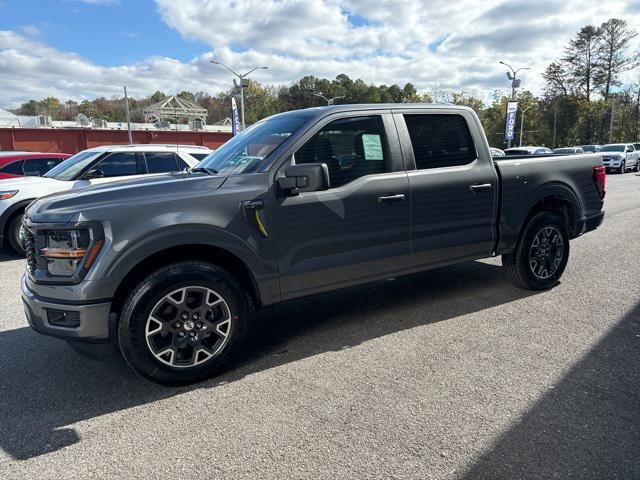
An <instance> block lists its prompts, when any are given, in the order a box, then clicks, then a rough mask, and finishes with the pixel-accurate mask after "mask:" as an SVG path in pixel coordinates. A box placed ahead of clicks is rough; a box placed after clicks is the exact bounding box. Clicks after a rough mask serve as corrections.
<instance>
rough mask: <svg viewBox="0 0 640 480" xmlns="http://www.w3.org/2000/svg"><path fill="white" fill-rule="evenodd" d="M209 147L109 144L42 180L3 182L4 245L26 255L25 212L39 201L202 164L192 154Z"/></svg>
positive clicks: (0, 236) (0, 233) (0, 232)
mask: <svg viewBox="0 0 640 480" xmlns="http://www.w3.org/2000/svg"><path fill="white" fill-rule="evenodd" d="M209 152H210V150H209V149H208V148H205V147H194V146H182V145H108V146H101V147H96V148H90V149H88V150H84V151H82V152H80V153H77V154H75V155H73V156H72V157H70V158H68V159H67V160H65V161H63V162H62V163H60V164H59V165H58V166H57V167H55V168H53V169H52V170H50V171H49V172H47V173H46V174H45V175H44V176H42V177H25V178H16V179H13V180H4V181H2V182H0V245H1V246H10V247H12V248H13V249H14V250H15V251H16V252H18V253H23V252H24V249H23V245H22V242H21V240H20V225H21V224H22V216H23V213H24V209H25V208H26V207H27V205H29V204H30V203H31V202H33V201H34V200H35V199H36V198H39V197H42V196H44V195H49V194H52V193H56V192H61V191H65V190H73V191H74V193H73V195H76V193H75V191H76V190H79V189H83V188H87V187H89V186H91V185H98V184H101V183H107V182H113V181H115V180H121V179H123V178H126V177H129V176H139V175H144V174H152V173H164V172H175V171H178V170H183V169H185V168H187V167H193V166H195V165H196V164H197V163H198V160H196V159H195V158H194V157H193V156H192V155H200V154H205V153H209Z"/></svg>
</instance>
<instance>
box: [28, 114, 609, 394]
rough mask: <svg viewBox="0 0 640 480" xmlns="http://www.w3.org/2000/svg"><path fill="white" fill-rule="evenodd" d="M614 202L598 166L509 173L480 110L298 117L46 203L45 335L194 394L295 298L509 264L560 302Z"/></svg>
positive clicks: (34, 250) (516, 161) (524, 166)
mask: <svg viewBox="0 0 640 480" xmlns="http://www.w3.org/2000/svg"><path fill="white" fill-rule="evenodd" d="M604 196H605V172H604V168H603V166H602V161H601V159H600V156H599V155H572V156H549V157H535V156H531V155H529V156H526V157H523V158H521V157H517V156H515V157H514V156H512V157H506V158H505V159H504V160H496V159H492V157H491V154H490V150H489V145H488V143H487V139H486V138H485V135H484V132H483V130H482V127H481V125H480V122H479V120H478V117H477V116H476V115H475V114H474V112H473V111H472V110H470V109H468V108H465V107H459V106H453V105H442V106H439V105H420V104H416V105H407V104H400V105H342V106H330V107H322V108H311V109H306V110H300V111H293V112H288V113H282V114H279V115H275V116H272V117H270V118H267V119H265V120H262V121H260V122H258V123H256V124H254V125H253V126H251V127H250V128H248V129H247V130H245V131H244V132H242V133H241V134H239V135H237V136H236V137H234V138H233V139H231V140H229V141H228V142H227V143H226V144H224V145H223V146H222V147H221V148H220V149H218V150H217V151H216V152H214V153H212V154H211V155H209V156H208V157H206V158H205V159H204V160H203V161H202V162H201V163H199V164H198V165H197V166H196V167H195V168H193V169H191V170H189V171H184V172H180V173H173V174H163V175H158V176H154V177H148V178H140V179H135V180H125V181H118V182H115V183H113V184H109V185H100V186H92V187H89V188H86V189H83V190H80V191H74V192H63V193H58V194H54V195H51V196H47V197H43V198H40V199H39V200H37V201H35V202H34V203H33V204H31V206H29V208H28V209H27V210H26V214H25V218H24V223H23V227H24V228H23V241H24V246H25V250H26V252H27V269H26V273H25V275H24V277H23V280H22V295H23V300H24V304H25V307H26V315H27V318H28V321H29V323H30V324H31V326H32V327H33V328H34V329H35V330H36V331H38V332H40V333H43V334H46V335H52V336H56V337H60V338H63V339H66V340H67V341H69V342H70V343H71V344H72V345H76V348H78V345H80V344H79V343H78V342H84V345H85V347H84V350H86V345H87V344H96V343H100V342H110V341H111V342H114V343H117V344H118V346H119V348H120V350H121V352H122V354H123V355H124V357H125V359H126V360H127V362H128V363H129V364H130V365H131V367H132V368H133V369H134V370H135V371H136V372H138V373H140V374H141V375H143V376H144V377H147V378H149V379H151V380H153V381H156V382H159V383H163V384H171V385H176V384H184V383H189V382H194V381H199V380H202V379H205V378H208V377H210V376H212V375H214V374H216V373H217V372H219V371H220V370H221V369H223V368H224V367H225V366H226V365H228V364H229V362H230V360H231V359H232V358H233V356H234V355H236V353H237V352H238V351H239V349H240V347H241V346H242V343H243V341H244V340H245V339H246V337H247V335H248V332H249V326H250V324H251V322H252V319H253V312H254V311H255V309H256V308H259V307H261V306H264V305H268V304H274V303H276V302H280V301H283V300H287V299H292V298H296V297H301V296H304V295H310V294H316V293H319V292H323V291H327V290H331V289H336V288H341V287H347V286H350V285H355V284H361V283H365V282H371V281H376V280H381V279H385V278H390V277H396V276H399V275H405V274H410V273H412V272H418V271H422V270H426V269H432V268H435V267H442V266H445V265H449V264H454V263H458V262H464V261H469V260H475V259H480V258H484V257H491V256H497V255H501V256H502V262H503V265H504V270H505V272H506V276H507V277H508V278H509V279H510V280H511V281H513V282H514V283H515V284H516V285H517V286H519V287H522V288H526V289H533V290H543V289H549V288H551V287H554V286H555V285H556V284H557V283H558V282H559V279H560V277H561V275H562V273H563V271H564V269H565V266H566V265H567V260H568V258H569V241H570V240H571V239H573V238H575V237H578V236H579V235H582V234H584V233H585V232H588V231H591V230H594V229H595V228H597V227H598V226H599V225H600V224H601V222H602V219H603V215H604V213H603V210H602V208H603V199H604Z"/></svg>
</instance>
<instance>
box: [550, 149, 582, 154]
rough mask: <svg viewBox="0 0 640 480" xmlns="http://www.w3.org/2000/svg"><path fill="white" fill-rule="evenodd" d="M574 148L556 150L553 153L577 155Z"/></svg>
mask: <svg viewBox="0 0 640 480" xmlns="http://www.w3.org/2000/svg"><path fill="white" fill-rule="evenodd" d="M575 152H576V151H575V150H574V149H573V148H556V149H555V150H554V151H553V153H575Z"/></svg>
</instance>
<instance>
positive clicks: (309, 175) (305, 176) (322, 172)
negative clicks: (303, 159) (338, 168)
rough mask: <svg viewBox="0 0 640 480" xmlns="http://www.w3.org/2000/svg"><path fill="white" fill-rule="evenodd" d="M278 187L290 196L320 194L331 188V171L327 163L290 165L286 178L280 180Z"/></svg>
mask: <svg viewBox="0 0 640 480" xmlns="http://www.w3.org/2000/svg"><path fill="white" fill-rule="evenodd" d="M277 181H278V186H279V187H280V188H281V189H282V191H284V192H286V193H287V194H288V195H296V194H298V193H299V192H318V191H321V190H327V189H328V188H329V169H328V168H327V164H326V163H303V164H302V165H290V166H288V167H287V168H286V169H285V170H284V177H280V178H278V180H277Z"/></svg>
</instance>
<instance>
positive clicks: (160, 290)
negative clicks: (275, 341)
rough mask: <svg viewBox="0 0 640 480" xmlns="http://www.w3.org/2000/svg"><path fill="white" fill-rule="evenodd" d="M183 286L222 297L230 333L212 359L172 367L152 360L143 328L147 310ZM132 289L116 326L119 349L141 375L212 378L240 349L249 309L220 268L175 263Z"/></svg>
mask: <svg viewBox="0 0 640 480" xmlns="http://www.w3.org/2000/svg"><path fill="white" fill-rule="evenodd" d="M187 286H203V287H208V288H211V289H212V290H215V291H216V292H217V293H219V294H220V295H222V296H223V297H224V300H225V301H226V302H227V304H228V306H229V309H230V310H231V312H230V313H231V318H232V322H231V333H230V338H229V340H228V341H227V344H226V345H225V346H224V348H223V349H222V351H221V352H220V353H218V354H217V355H216V356H215V357H214V358H211V359H209V360H208V361H206V362H204V363H202V364H201V365H198V366H195V367H189V368H175V367H171V366H169V365H166V364H164V363H162V362H161V361H159V360H158V359H156V358H155V357H154V356H153V354H152V353H151V351H150V350H149V347H148V346H147V343H146V337H145V327H146V321H147V318H148V316H149V314H150V312H151V309H152V308H153V307H154V306H155V305H156V303H157V302H158V301H159V300H160V299H161V298H162V297H163V296H165V295H166V294H168V293H170V292H172V291H175V290H177V289H179V288H182V287H187ZM136 290H137V291H135V290H134V291H133V292H132V293H131V294H130V296H129V299H128V300H127V302H125V307H124V308H123V312H122V318H121V319H120V323H119V326H118V342H119V345H120V350H121V351H122V354H123V355H124V357H125V359H126V360H127V362H128V363H129V365H130V366H131V367H132V368H133V369H134V370H135V371H136V372H138V373H139V374H140V375H142V376H144V377H145V378H147V379H149V380H151V381H154V382H156V383H161V384H165V385H184V384H188V383H193V382H198V381H202V380H205V379H207V378H210V377H212V376H213V375H215V374H216V373H218V372H220V371H221V370H222V369H223V367H225V366H227V365H228V364H229V363H230V362H231V360H232V359H233V357H234V356H235V355H236V353H237V351H238V350H239V349H240V347H241V344H242V343H243V341H244V338H245V337H246V335H247V331H248V322H249V314H250V309H249V307H248V302H247V298H246V295H245V294H244V292H243V291H242V289H241V288H240V286H239V285H238V284H237V282H236V281H235V280H234V279H233V277H231V276H230V275H229V274H227V273H226V272H225V271H224V270H222V269H220V268H218V267H215V266H213V265H206V264H189V263H184V264H175V265H172V266H170V267H168V268H166V269H163V270H161V271H160V272H158V273H156V274H154V275H151V276H150V277H147V279H146V280H145V281H143V282H142V283H141V284H139V285H138V288H137V289H136Z"/></svg>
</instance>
